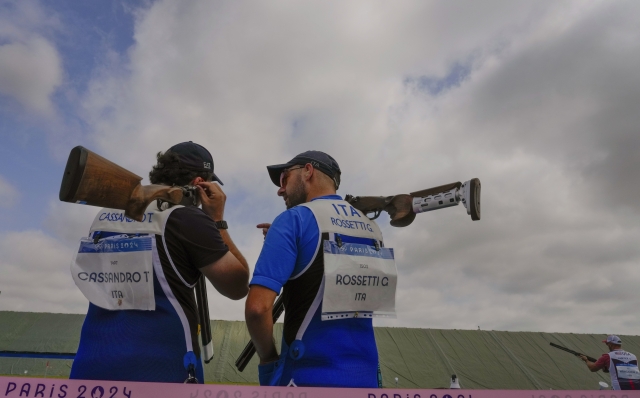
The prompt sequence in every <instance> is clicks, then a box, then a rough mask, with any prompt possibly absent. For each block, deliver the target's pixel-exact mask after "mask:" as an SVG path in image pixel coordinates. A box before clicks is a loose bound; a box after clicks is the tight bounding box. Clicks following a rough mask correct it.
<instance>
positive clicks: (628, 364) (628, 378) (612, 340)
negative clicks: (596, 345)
mask: <svg viewBox="0 0 640 398" xmlns="http://www.w3.org/2000/svg"><path fill="white" fill-rule="evenodd" d="M602 342H603V343H605V344H606V345H607V348H609V353H608V354H602V356H601V357H600V358H598V360H597V361H596V362H591V361H589V359H587V357H586V356H585V355H581V356H580V359H582V360H583V361H584V362H585V363H586V364H587V367H588V368H589V370H590V371H592V372H597V371H599V370H601V369H608V370H609V374H610V375H611V387H612V388H613V389H614V390H640V370H638V359H637V358H636V356H635V355H633V354H632V353H630V352H627V351H625V350H623V349H622V340H621V339H620V337H618V336H616V335H614V334H610V335H608V336H607V338H606V339H605V340H602Z"/></svg>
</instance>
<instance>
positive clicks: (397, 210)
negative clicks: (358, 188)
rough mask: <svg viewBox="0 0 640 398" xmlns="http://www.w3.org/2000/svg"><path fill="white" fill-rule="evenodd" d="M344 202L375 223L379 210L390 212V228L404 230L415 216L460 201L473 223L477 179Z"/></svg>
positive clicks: (477, 206) (350, 198)
mask: <svg viewBox="0 0 640 398" xmlns="http://www.w3.org/2000/svg"><path fill="white" fill-rule="evenodd" d="M345 200H346V201H347V202H349V203H350V204H351V205H352V206H353V207H355V208H356V209H358V210H360V211H361V212H363V213H365V214H367V215H369V214H371V213H373V215H372V216H370V218H371V219H372V220H375V219H376V218H378V217H379V216H380V213H382V211H386V212H387V213H389V217H390V218H391V225H392V226H394V227H406V226H407V225H409V224H411V223H412V222H413V220H414V219H415V218H416V214H417V213H423V212H426V211H431V210H437V209H442V208H445V207H450V206H455V205H457V204H458V203H460V202H462V203H463V205H464V207H465V208H466V209H467V214H469V215H470V216H471V219H472V220H473V221H477V220H480V180H479V179H477V178H473V179H471V180H469V181H466V182H465V183H464V184H463V183H461V182H454V183H451V184H445V185H440V186H437V187H433V188H428V189H423V190H421V191H416V192H412V193H410V194H400V195H395V196H352V195H347V196H346V197H345Z"/></svg>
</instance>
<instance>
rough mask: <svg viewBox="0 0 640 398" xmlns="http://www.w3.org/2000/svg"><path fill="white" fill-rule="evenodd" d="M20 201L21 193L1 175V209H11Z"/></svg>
mask: <svg viewBox="0 0 640 398" xmlns="http://www.w3.org/2000/svg"><path fill="white" fill-rule="evenodd" d="M18 199H20V191H18V189H17V188H15V187H14V186H13V185H11V184H10V183H9V182H8V181H7V180H6V179H5V178H3V177H2V176H1V175H0V207H4V208H11V207H13V206H14V205H15V204H16V203H17V202H18Z"/></svg>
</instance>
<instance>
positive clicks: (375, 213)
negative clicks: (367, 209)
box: [367, 210, 382, 221]
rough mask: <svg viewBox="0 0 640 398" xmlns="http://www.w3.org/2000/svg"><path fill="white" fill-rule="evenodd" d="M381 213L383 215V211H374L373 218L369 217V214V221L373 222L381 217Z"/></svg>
mask: <svg viewBox="0 0 640 398" xmlns="http://www.w3.org/2000/svg"><path fill="white" fill-rule="evenodd" d="M380 213H382V210H374V211H373V217H369V215H368V214H367V217H369V220H371V221H373V220H375V219H376V218H378V217H380Z"/></svg>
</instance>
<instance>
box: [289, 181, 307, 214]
mask: <svg viewBox="0 0 640 398" xmlns="http://www.w3.org/2000/svg"><path fill="white" fill-rule="evenodd" d="M291 182H294V181H291ZM291 182H290V183H291ZM306 201H307V190H306V189H305V187H304V184H303V183H302V178H300V176H298V178H297V179H296V180H295V184H294V185H293V187H292V189H291V193H289V194H287V200H286V201H285V204H286V205H287V210H288V209H290V208H292V207H294V206H297V205H300V204H303V203H305V202H306Z"/></svg>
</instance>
